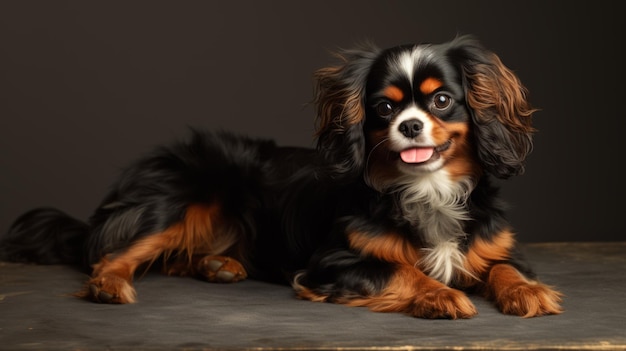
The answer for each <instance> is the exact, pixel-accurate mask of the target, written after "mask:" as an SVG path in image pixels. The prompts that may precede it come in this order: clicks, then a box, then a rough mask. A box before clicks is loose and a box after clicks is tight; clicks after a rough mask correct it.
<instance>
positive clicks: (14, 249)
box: [0, 207, 89, 265]
mask: <svg viewBox="0 0 626 351" xmlns="http://www.w3.org/2000/svg"><path fill="white" fill-rule="evenodd" d="M88 233H89V225H88V224H87V223H85V222H82V221H80V220H78V219H75V218H73V217H71V216H69V215H68V214H66V213H65V212H62V211H60V210H57V209H55V208H49V207H42V208H36V209H33V210H31V211H28V212H26V213H24V214H23V215H21V216H20V217H19V218H17V219H16V220H15V222H14V223H13V224H12V225H11V227H10V228H9V230H8V232H7V233H6V234H5V235H3V236H2V238H1V239H0V260H3V261H11V262H24V263H26V262H27V263H38V264H72V265H82V264H83V263H84V258H83V252H84V245H85V242H86V239H87V236H88Z"/></svg>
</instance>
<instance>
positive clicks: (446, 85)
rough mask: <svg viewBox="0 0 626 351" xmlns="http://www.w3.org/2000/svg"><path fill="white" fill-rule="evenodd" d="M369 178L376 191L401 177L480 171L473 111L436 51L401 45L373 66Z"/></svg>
mask: <svg viewBox="0 0 626 351" xmlns="http://www.w3.org/2000/svg"><path fill="white" fill-rule="evenodd" d="M363 104H364V108H365V120H364V124H363V128H364V136H365V148H366V149H365V151H366V155H367V162H366V167H367V168H366V170H365V171H366V174H367V179H368V181H369V182H370V183H371V184H372V185H374V186H375V187H376V188H385V187H386V185H387V184H393V183H395V180H396V179H397V178H398V177H399V176H402V175H409V176H411V175H420V174H425V173H432V172H436V171H438V170H441V169H444V168H445V170H446V171H447V172H448V173H449V174H451V175H452V176H453V177H459V176H472V175H475V174H478V173H479V172H480V169H479V168H478V167H477V164H476V162H474V158H475V157H474V155H473V151H472V150H471V147H470V144H468V142H467V139H468V137H469V135H468V134H469V132H470V120H471V116H470V112H469V110H468V108H467V106H466V102H465V95H464V89H463V85H462V79H461V76H460V75H459V73H458V72H457V70H456V69H455V67H454V65H453V63H452V62H449V60H447V59H445V57H443V56H441V55H440V54H439V53H437V51H436V48H433V47H428V46H427V47H423V46H402V47H396V48H393V49H389V50H386V51H384V52H382V53H381V54H380V55H379V57H378V58H377V59H376V61H375V62H374V63H373V64H372V66H371V69H370V72H369V75H368V78H367V83H366V87H365V93H364V102H363Z"/></svg>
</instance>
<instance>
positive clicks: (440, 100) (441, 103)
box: [433, 93, 452, 110]
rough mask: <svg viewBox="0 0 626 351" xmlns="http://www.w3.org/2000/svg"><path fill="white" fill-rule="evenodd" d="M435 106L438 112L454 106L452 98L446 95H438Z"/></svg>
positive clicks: (434, 101) (435, 97) (434, 102)
mask: <svg viewBox="0 0 626 351" xmlns="http://www.w3.org/2000/svg"><path fill="white" fill-rule="evenodd" d="M433 104H434V105H435V108H436V109H438V110H444V109H446V108H448V106H450V105H451V104H452V98H451V97H450V96H448V95H446V94H441V93H439V94H436V95H435V96H434V98H433Z"/></svg>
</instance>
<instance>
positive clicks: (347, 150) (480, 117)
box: [316, 37, 534, 190]
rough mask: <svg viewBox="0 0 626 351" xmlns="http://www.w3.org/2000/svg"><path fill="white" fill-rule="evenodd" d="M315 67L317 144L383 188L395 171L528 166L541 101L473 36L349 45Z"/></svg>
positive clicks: (505, 173)
mask: <svg viewBox="0 0 626 351" xmlns="http://www.w3.org/2000/svg"><path fill="white" fill-rule="evenodd" d="M342 58H343V60H344V64H343V65H341V66H337V67H330V68H325V69H322V70H320V71H318V73H317V75H316V78H317V80H316V81H317V95H316V102H317V107H318V119H319V130H318V137H319V139H318V146H319V148H320V149H321V150H322V151H323V152H325V153H326V155H327V156H328V158H329V159H330V160H332V161H334V163H335V164H337V165H338V166H337V169H338V170H339V171H340V172H343V173H344V174H353V175H356V174H363V175H364V176H365V177H366V180H367V181H368V183H369V184H370V185H371V186H373V187H374V188H377V189H379V190H382V189H385V188H388V187H389V186H393V185H394V183H396V181H397V180H398V177H406V176H409V177H410V176H420V175H424V174H432V173H433V172H439V171H443V172H446V174H447V175H449V176H450V177H451V178H452V179H458V178H459V177H472V178H475V177H478V176H480V175H481V174H483V173H491V174H493V175H495V176H497V177H500V178H507V177H509V176H511V175H514V174H518V173H521V172H522V171H523V162H524V159H525V157H526V155H527V154H528V152H529V151H530V149H531V133H532V131H533V129H532V127H531V121H530V116H531V114H532V113H533V112H534V110H533V109H532V108H531V107H530V105H529V103H528V102H527V101H526V91H525V88H524V87H523V86H522V85H521V83H520V82H519V80H518V79H517V77H516V76H515V75H514V74H513V73H512V72H511V71H510V70H508V69H507V68H506V67H505V66H504V65H503V64H502V63H501V62H500V60H499V58H498V57H497V56H496V55H495V54H493V53H491V52H489V51H487V50H485V49H484V48H483V47H482V46H480V45H479V44H478V43H477V42H476V41H475V40H473V39H472V38H469V37H461V38H457V39H455V40H453V41H451V42H449V43H445V44H440V45H411V46H399V47H395V48H391V49H388V50H384V51H380V50H378V49H376V48H373V47H369V48H365V49H357V50H351V51H346V52H344V53H343V56H342Z"/></svg>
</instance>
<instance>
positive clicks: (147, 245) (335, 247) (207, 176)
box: [0, 36, 561, 319]
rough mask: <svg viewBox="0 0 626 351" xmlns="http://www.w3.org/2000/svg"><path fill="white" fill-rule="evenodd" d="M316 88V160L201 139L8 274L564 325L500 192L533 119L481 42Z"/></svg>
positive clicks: (120, 185)
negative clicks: (164, 284)
mask: <svg viewBox="0 0 626 351" xmlns="http://www.w3.org/2000/svg"><path fill="white" fill-rule="evenodd" d="M337 56H338V58H339V62H338V64H337V65H334V66H331V67H327V68H322V69H320V70H319V71H317V72H316V73H315V75H314V80H315V96H314V103H315V110H316V113H317V115H316V117H317V131H316V138H317V139H316V141H317V148H316V149H307V148H298V147H282V146H277V145H276V144H275V143H274V142H272V141H269V140H258V139H252V138H249V137H245V136H238V135H235V134H232V133H227V132H223V131H220V132H204V131H198V130H192V131H191V136H190V138H189V139H188V140H186V141H183V142H178V143H174V144H171V145H169V146H163V147H159V148H157V149H156V150H154V151H153V152H152V153H151V154H148V155H146V156H145V157H143V158H141V159H139V160H138V161H137V162H135V163H134V164H132V165H131V166H130V167H128V168H127V169H125V171H124V172H123V173H122V174H121V176H120V178H119V179H118V180H117V182H116V183H114V184H113V186H112V187H111V189H110V192H109V193H108V195H107V196H106V197H105V199H104V200H103V201H102V203H101V205H100V206H99V207H98V208H97V209H96V210H95V212H94V213H93V215H92V216H91V217H90V218H89V220H88V222H87V223H84V222H82V221H79V220H77V219H74V218H72V217H70V216H68V215H67V214H65V213H64V212H61V211H59V210H57V209H54V208H38V209H34V210H31V211H29V212H27V213H25V214H23V215H22V216H21V217H20V218H18V219H17V220H16V221H15V222H14V224H13V225H12V226H11V228H10V229H9V231H8V233H7V234H6V235H5V236H4V238H3V240H2V243H1V246H0V247H1V249H0V251H2V257H3V258H4V259H5V260H12V261H22V262H23V261H31V262H39V263H49V264H58V263H65V264H69V263H73V264H81V265H82V266H84V267H85V269H88V270H89V271H90V272H91V278H90V279H89V281H88V282H87V283H86V284H85V286H84V288H83V289H82V290H81V291H80V292H78V293H77V295H79V296H81V297H84V298H87V299H90V300H93V301H95V302H100V303H120V304H124V303H133V302H135V301H136V294H135V289H134V288H133V276H134V275H135V273H136V272H137V271H138V270H144V269H147V267H149V266H151V265H153V264H155V263H156V262H158V263H160V265H161V266H162V269H163V271H164V273H166V274H168V275H185V276H194V277H199V278H201V279H205V280H207V281H210V282H236V281H240V280H242V279H245V278H246V277H251V278H254V279H261V280H266V281H272V282H276V281H279V282H285V283H289V284H291V285H292V286H293V288H294V289H295V293H296V295H297V297H298V298H301V299H306V300H311V301H324V302H333V303H340V304H345V305H349V306H367V307H368V308H370V309H371V310H373V311H380V312H401V313H406V314H409V315H411V316H415V317H422V318H451V319H455V318H470V317H472V316H474V315H475V314H476V313H477V311H476V309H475V307H474V305H473V304H472V302H471V301H470V299H469V298H468V297H467V295H466V293H474V294H479V295H480V296H483V297H485V298H487V299H489V300H491V301H493V303H494V304H495V305H496V306H497V307H498V309H499V310H500V311H501V312H502V313H506V314H512V315H518V316H523V317H534V316H541V315H548V314H557V313H560V312H561V307H560V302H561V293H559V292H558V291H555V290H553V289H552V288H551V287H549V286H547V285H545V284H543V283H540V282H539V281H538V280H537V279H536V276H535V274H534V273H533V272H532V270H531V269H530V268H529V266H528V265H527V263H525V262H524V261H523V259H522V257H521V253H520V250H519V248H518V246H517V244H516V241H515V239H514V233H513V230H512V228H511V226H510V225H509V223H508V222H507V221H506V219H505V215H504V210H503V207H504V206H503V203H502V202H501V201H500V200H499V199H498V194H497V192H498V190H497V188H496V187H495V186H494V184H493V183H492V179H493V177H495V178H500V179H505V178H508V177H510V176H513V175H517V174H520V173H522V172H523V170H524V160H525V158H526V156H527V155H528V154H529V152H530V151H531V149H532V134H533V132H534V129H533V127H532V126H531V115H532V114H533V112H535V109H534V108H532V107H531V105H530V104H529V102H528V101H527V92H526V89H525V87H524V86H523V85H522V84H521V83H520V81H519V79H518V77H517V76H516V75H515V74H514V73H513V72H512V71H511V70H510V69H508V68H507V67H505V66H504V65H503V64H502V62H501V61H500V59H499V58H498V56H496V55H495V54H494V53H492V52H490V51H488V50H486V49H485V48H484V47H483V46H482V45H481V44H479V43H478V42H477V41H476V40H475V39H474V38H472V37H470V36H461V37H457V38H455V39H454V40H452V41H450V42H447V43H443V44H439V45H431V44H428V45H425V44H422V45H404V46H398V47H394V48H390V49H387V50H381V49H378V48H376V47H375V46H373V45H365V46H362V47H358V48H355V49H351V50H344V51H341V52H339V53H338V55H337Z"/></svg>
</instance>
